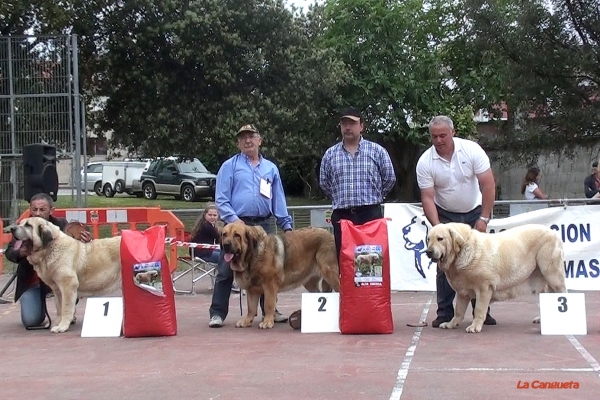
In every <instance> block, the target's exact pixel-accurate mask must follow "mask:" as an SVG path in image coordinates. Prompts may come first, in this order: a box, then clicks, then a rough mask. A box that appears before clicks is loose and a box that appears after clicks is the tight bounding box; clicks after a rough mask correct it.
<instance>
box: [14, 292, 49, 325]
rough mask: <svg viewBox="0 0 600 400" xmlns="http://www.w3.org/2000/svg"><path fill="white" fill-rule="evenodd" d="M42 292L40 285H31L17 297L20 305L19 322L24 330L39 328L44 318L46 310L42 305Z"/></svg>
mask: <svg viewBox="0 0 600 400" xmlns="http://www.w3.org/2000/svg"><path fill="white" fill-rule="evenodd" d="M42 301H44V302H46V299H45V298H44V299H42V290H41V288H40V285H39V284H37V285H33V286H31V287H29V288H27V290H25V291H24V292H23V294H22V295H21V297H19V303H21V322H22V323H23V326H25V327H26V328H31V327H35V326H40V325H41V324H42V322H44V319H45V318H46V310H45V309H44V307H43V305H42Z"/></svg>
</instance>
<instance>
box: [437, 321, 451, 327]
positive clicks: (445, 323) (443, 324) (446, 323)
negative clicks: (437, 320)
mask: <svg viewBox="0 0 600 400" xmlns="http://www.w3.org/2000/svg"><path fill="white" fill-rule="evenodd" d="M439 328H440V329H452V327H451V326H450V322H442V323H441V324H440V326H439Z"/></svg>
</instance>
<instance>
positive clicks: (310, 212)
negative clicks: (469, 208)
mask: <svg viewBox="0 0 600 400" xmlns="http://www.w3.org/2000/svg"><path fill="white" fill-rule="evenodd" d="M408 204H411V205H415V206H421V203H408ZM584 204H595V205H600V200H593V199H555V200H497V201H496V202H495V203H494V211H493V217H494V218H506V217H510V216H512V215H517V214H521V213H523V212H529V211H534V210H537V209H540V208H547V207H564V206H566V205H570V206H575V205H584ZM328 210H331V206H327V205H312V206H293V207H288V212H289V214H290V216H291V217H292V220H293V221H294V229H299V228H305V227H308V226H315V213H316V212H320V213H322V212H326V211H328ZM202 211H203V210H202V209H186V210H173V211H172V212H173V213H174V214H175V215H176V216H177V218H179V219H180V220H181V222H183V224H184V225H185V229H186V231H188V232H189V231H191V230H192V228H193V227H194V224H195V223H196V220H197V219H198V218H199V217H200V215H202ZM317 219H319V218H317ZM271 224H273V227H274V230H275V231H277V229H278V228H277V225H276V224H275V219H274V218H271ZM317 226H320V227H327V226H326V224H317Z"/></svg>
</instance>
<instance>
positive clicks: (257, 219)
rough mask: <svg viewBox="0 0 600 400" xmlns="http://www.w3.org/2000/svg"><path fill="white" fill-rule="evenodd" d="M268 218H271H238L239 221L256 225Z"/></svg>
mask: <svg viewBox="0 0 600 400" xmlns="http://www.w3.org/2000/svg"><path fill="white" fill-rule="evenodd" d="M269 218H271V216H270V215H268V216H266V217H240V219H241V220H242V221H244V222H250V223H257V222H263V221H266V220H268V219H269Z"/></svg>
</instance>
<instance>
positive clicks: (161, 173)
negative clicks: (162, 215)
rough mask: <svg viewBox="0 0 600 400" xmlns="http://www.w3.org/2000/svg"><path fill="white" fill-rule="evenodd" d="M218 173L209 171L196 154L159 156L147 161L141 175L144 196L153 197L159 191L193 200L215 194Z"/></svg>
mask: <svg viewBox="0 0 600 400" xmlns="http://www.w3.org/2000/svg"><path fill="white" fill-rule="evenodd" d="M216 181H217V176H216V175H215V174H211V173H210V172H209V171H208V170H207V169H206V167H205V166H204V165H203V164H202V163H201V162H200V160H198V159H197V158H194V159H193V160H192V159H184V158H178V157H168V158H159V159H157V160H154V161H152V162H151V163H150V165H149V166H148V167H147V168H146V169H145V170H144V173H143V174H142V176H141V178H140V182H141V184H142V191H143V193H144V197H145V198H146V199H149V200H154V199H156V196H157V195H159V194H167V195H173V196H174V197H175V198H176V199H178V200H179V199H183V200H185V201H195V200H197V199H199V198H203V197H205V198H211V199H212V200H214V198H215V185H216Z"/></svg>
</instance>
